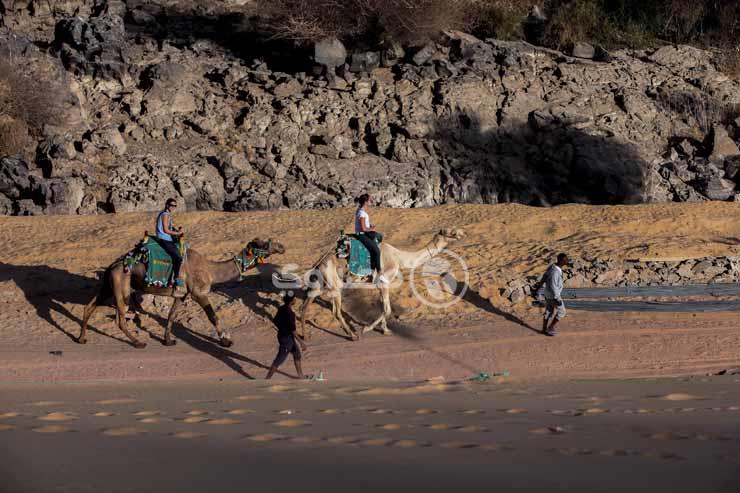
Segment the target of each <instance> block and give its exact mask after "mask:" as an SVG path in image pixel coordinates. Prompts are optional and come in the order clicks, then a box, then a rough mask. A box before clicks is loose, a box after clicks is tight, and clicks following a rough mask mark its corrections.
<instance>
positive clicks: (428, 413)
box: [416, 409, 439, 416]
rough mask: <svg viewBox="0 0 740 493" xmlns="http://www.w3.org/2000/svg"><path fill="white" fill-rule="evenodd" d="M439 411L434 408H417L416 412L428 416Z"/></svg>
mask: <svg viewBox="0 0 740 493" xmlns="http://www.w3.org/2000/svg"><path fill="white" fill-rule="evenodd" d="M437 413H439V411H436V410H434V409H417V410H416V414H418V415H419V416H428V415H430V414H437Z"/></svg>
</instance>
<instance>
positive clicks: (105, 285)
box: [91, 264, 115, 305]
mask: <svg viewBox="0 0 740 493" xmlns="http://www.w3.org/2000/svg"><path fill="white" fill-rule="evenodd" d="M114 265H115V264H114ZM112 268H113V266H110V267H108V268H107V269H105V273H104V274H103V278H102V280H101V281H100V287H99V288H98V294H97V295H96V296H95V298H94V299H93V300H92V301H91V304H93V303H94V304H96V305H102V304H104V303H105V302H106V301H108V300H109V299H111V298H112V297H113V285H112V284H111V282H110V273H111V270H112Z"/></svg>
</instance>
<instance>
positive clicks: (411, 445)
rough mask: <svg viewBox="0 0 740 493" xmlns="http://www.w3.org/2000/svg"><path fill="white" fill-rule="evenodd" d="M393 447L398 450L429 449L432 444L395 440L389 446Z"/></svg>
mask: <svg viewBox="0 0 740 493" xmlns="http://www.w3.org/2000/svg"><path fill="white" fill-rule="evenodd" d="M391 445H392V446H393V447H399V448H416V447H431V446H432V444H431V443H429V442H418V441H416V440H410V439H404V440H396V441H395V442H393V443H392V444H391Z"/></svg>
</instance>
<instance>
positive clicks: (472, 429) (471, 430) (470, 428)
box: [455, 425, 491, 433]
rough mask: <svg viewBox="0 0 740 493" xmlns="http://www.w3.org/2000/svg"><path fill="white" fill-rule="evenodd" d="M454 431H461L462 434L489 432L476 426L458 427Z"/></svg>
mask: <svg viewBox="0 0 740 493" xmlns="http://www.w3.org/2000/svg"><path fill="white" fill-rule="evenodd" d="M455 430H457V431H462V432H464V433H477V432H488V431H491V430H489V429H488V428H483V427H482V426H477V425H469V426H459V427H457V428H455Z"/></svg>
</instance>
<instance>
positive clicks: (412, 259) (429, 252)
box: [398, 238, 445, 269]
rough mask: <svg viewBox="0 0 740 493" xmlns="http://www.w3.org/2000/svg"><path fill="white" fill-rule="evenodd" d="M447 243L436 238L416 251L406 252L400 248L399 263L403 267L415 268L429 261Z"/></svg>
mask: <svg viewBox="0 0 740 493" xmlns="http://www.w3.org/2000/svg"><path fill="white" fill-rule="evenodd" d="M444 247H445V243H444V242H442V241H438V240H437V239H436V238H435V239H434V240H432V241H430V242H429V244H428V245H427V246H425V247H424V248H422V249H421V250H418V251H416V252H404V251H402V250H398V263H399V265H400V267H401V268H402V269H415V268H416V267H419V266H420V265H424V264H425V263H427V262H429V260H431V259H432V258H433V257H434V256H435V255H437V254H438V253H439V252H441V251H442V250H443V249H444Z"/></svg>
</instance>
